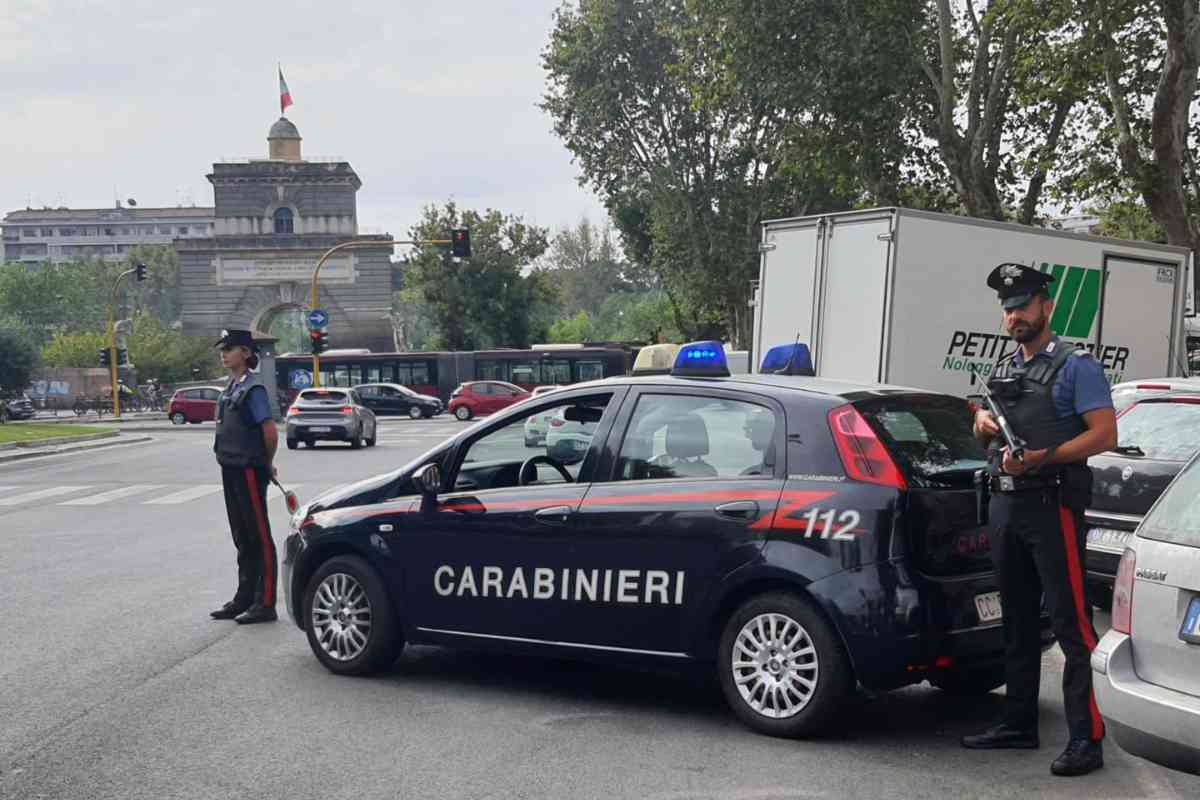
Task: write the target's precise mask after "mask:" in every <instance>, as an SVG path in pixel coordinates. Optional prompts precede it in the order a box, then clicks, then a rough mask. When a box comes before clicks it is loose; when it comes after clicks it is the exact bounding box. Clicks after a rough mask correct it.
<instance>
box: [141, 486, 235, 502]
mask: <svg viewBox="0 0 1200 800" xmlns="http://www.w3.org/2000/svg"><path fill="white" fill-rule="evenodd" d="M219 491H221V486H220V485H219V484H218V485H216V486H193V487H192V488H190V489H184V490H183V491H179V492H172V493H171V494H166V495H163V496H162V497H156V498H154V499H153V500H147V501H146V502H144V503H142V505H144V506H173V505H178V504H179V503H186V502H188V501H189V500H196V499H197V498H200V497H204V496H205V495H207V494H215V493H216V492H219Z"/></svg>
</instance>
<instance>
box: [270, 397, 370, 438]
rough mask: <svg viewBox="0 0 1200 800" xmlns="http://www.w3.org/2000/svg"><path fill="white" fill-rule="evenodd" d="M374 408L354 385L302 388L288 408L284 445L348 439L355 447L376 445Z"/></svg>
mask: <svg viewBox="0 0 1200 800" xmlns="http://www.w3.org/2000/svg"><path fill="white" fill-rule="evenodd" d="M376 435H377V426H376V422H375V412H373V411H371V409H369V408H367V407H366V406H365V405H363V402H362V398H360V397H359V396H358V392H356V391H354V390H353V389H336V388H331V389H305V390H304V391H302V392H300V394H299V395H297V396H296V400H295V402H293V403H292V406H291V408H289V409H288V411H287V446H288V449H289V450H295V449H296V448H297V447H299V446H300V443H301V442H304V443H305V444H306V445H308V446H309V447H312V446H313V445H315V444H316V443H317V442H319V441H334V442H349V443H350V447H351V448H352V449H354V450H357V449H358V448H360V447H362V446H363V445H364V444H365V445H366V446H367V447H374V446H375V437H376Z"/></svg>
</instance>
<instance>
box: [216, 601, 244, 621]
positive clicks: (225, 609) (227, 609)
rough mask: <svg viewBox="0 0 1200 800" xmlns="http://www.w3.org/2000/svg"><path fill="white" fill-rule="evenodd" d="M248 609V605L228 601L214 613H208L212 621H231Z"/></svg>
mask: <svg viewBox="0 0 1200 800" xmlns="http://www.w3.org/2000/svg"><path fill="white" fill-rule="evenodd" d="M249 607H250V604H249V603H239V602H237V601H236V600H230V601H229V602H228V603H226V604H225V605H223V606H221V607H220V608H218V609H217V610H216V611H212V612H210V613H209V616H210V617H212V618H213V619H233V618H234V617H236V616H237V615H238V614H240V613H242V612H243V611H245V610H246V609H247V608H249Z"/></svg>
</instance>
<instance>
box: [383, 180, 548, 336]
mask: <svg viewBox="0 0 1200 800" xmlns="http://www.w3.org/2000/svg"><path fill="white" fill-rule="evenodd" d="M460 227H465V228H469V229H470V230H471V249H472V256H471V258H469V259H462V260H455V259H453V258H451V257H450V255H449V251H448V250H447V248H445V247H443V246H437V245H431V246H427V247H420V248H417V251H416V253H415V254H414V255H413V256H412V257H410V258H409V260H408V263H407V265H406V268H405V271H404V279H405V284H406V286H407V287H408V288H411V289H414V290H416V292H419V296H420V297H421V299H422V300H423V301H424V303H425V305H426V307H427V311H428V314H429V318H430V320H431V321H432V326H433V330H434V331H435V333H434V334H433V335H432V336H430V338H429V343H430V344H431V345H432V346H435V347H438V348H445V349H448V350H478V349H486V348H489V347H528V346H529V344H530V341H531V340H534V339H536V340H543V339H544V337H545V334H546V331H545V329H544V328H540V329H539V325H538V320H539V319H540V318H544V313H543V312H544V309H543V307H544V306H547V305H550V304H552V303H553V301H554V290H553V288H552V287H551V286H550V285H549V283H548V282H546V281H545V280H544V278H543V277H542V276H540V275H538V274H537V273H533V272H531V269H532V267H533V264H534V262H535V261H536V260H537V259H538V258H539V257H541V255H542V254H543V253H545V252H546V248H547V246H548V243H547V232H546V230H545V229H544V228H538V227H535V226H531V225H526V224H525V223H524V222H523V221H522V219H521V217H519V216H515V215H506V214H502V213H501V212H499V211H496V210H493V209H488V210H486V211H483V212H478V211H472V210H461V211H460V210H459V208H458V207H457V206H456V205H455V204H454V203H453V202H448V203H446V205H444V206H441V207H436V206H429V207H427V208H426V209H425V213H424V219H423V220H422V221H421V222H420V223H418V224H417V225H415V226H414V227H413V229H412V238H413V239H444V238H446V233H447V231H449V230H450V229H451V228H460Z"/></svg>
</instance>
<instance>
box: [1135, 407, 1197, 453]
mask: <svg viewBox="0 0 1200 800" xmlns="http://www.w3.org/2000/svg"><path fill="white" fill-rule="evenodd" d="M1198 444H1200V404H1198V403H1192V402H1187V403H1183V402H1161V401H1144V402H1140V403H1138V404H1137V405H1135V406H1134V407H1133V408H1131V409H1129V410H1128V411H1126V412H1125V413H1124V414H1122V415H1121V416H1120V418H1118V419H1117V447H1119V448H1137V449H1139V450H1140V451H1141V452H1142V453H1143V454H1145V457H1146V458H1154V459H1158V460H1161V461H1187V460H1188V459H1189V458H1191V457H1192V453H1194V452H1196V450H1197V446H1198Z"/></svg>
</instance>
